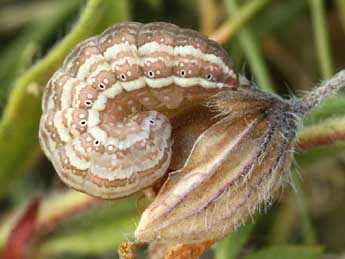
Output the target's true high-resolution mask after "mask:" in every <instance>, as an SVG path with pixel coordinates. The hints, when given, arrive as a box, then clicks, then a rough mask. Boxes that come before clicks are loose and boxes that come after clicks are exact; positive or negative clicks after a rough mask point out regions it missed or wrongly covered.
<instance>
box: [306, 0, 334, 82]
mask: <svg viewBox="0 0 345 259" xmlns="http://www.w3.org/2000/svg"><path fill="white" fill-rule="evenodd" d="M324 3H325V2H324V1H323V0H310V5H311V12H312V17H313V27H314V35H315V41H316V48H317V54H318V58H319V66H320V70H321V74H322V77H323V78H324V79H326V78H329V77H331V76H332V74H333V71H334V70H333V65H332V59H331V50H330V46H329V35H328V34H329V33H328V30H327V27H326V17H325V8H324Z"/></svg>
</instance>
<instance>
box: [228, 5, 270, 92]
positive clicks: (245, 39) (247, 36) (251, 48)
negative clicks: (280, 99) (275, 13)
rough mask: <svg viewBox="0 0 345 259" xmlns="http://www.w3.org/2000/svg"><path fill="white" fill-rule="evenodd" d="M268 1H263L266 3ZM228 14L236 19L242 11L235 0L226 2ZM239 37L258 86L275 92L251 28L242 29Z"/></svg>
mask: <svg viewBox="0 0 345 259" xmlns="http://www.w3.org/2000/svg"><path fill="white" fill-rule="evenodd" d="M264 1H266V0H262V2H264ZM225 3H226V6H227V9H228V12H229V13H230V14H231V15H233V16H234V17H236V16H237V15H239V13H240V11H239V8H238V6H237V4H236V1H235V0H226V1H225ZM238 37H239V40H240V43H241V45H242V46H243V50H244V52H245V55H246V56H247V59H248V61H249V63H250V65H251V67H252V69H253V72H254V75H255V77H256V78H257V81H258V84H259V85H260V86H261V87H262V88H263V89H265V90H268V91H273V89H274V88H273V83H272V80H271V78H270V76H269V73H268V69H267V66H266V63H265V60H264V58H263V55H262V52H261V49H260V48H259V46H258V41H257V40H256V38H255V37H254V34H253V33H252V32H251V30H250V29H249V27H242V29H241V31H240V32H239V33H238Z"/></svg>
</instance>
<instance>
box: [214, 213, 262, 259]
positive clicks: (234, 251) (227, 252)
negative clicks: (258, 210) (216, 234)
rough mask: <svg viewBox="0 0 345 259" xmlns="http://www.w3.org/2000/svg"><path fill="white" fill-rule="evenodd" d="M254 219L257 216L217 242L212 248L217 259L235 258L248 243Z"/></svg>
mask: <svg viewBox="0 0 345 259" xmlns="http://www.w3.org/2000/svg"><path fill="white" fill-rule="evenodd" d="M256 219H257V216H255V219H254V220H252V221H251V220H250V219H249V220H248V221H247V223H246V224H245V225H243V226H241V227H240V228H238V229H237V230H236V231H234V232H232V233H231V234H230V235H229V236H227V237H226V238H225V239H224V240H222V241H220V242H218V243H217V245H216V246H215V248H214V249H215V250H214V251H215V257H216V258H217V259H232V258H236V257H237V256H238V254H239V253H240V252H241V250H242V248H243V246H244V245H245V244H246V242H247V241H248V239H249V237H250V234H251V233H252V231H253V229H254V226H255V222H256Z"/></svg>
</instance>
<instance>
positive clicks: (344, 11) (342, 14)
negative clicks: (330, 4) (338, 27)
mask: <svg viewBox="0 0 345 259" xmlns="http://www.w3.org/2000/svg"><path fill="white" fill-rule="evenodd" d="M335 3H336V6H337V10H338V12H339V19H340V21H341V23H342V26H343V29H344V31H345V0H336V1H335Z"/></svg>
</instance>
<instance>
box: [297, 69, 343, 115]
mask: <svg viewBox="0 0 345 259" xmlns="http://www.w3.org/2000/svg"><path fill="white" fill-rule="evenodd" d="M344 87H345V70H341V71H340V72H338V73H337V74H335V75H334V76H333V77H332V78H330V79H328V80H326V81H324V82H323V83H321V85H320V86H319V87H317V88H315V89H314V90H312V91H310V92H309V93H308V94H306V95H305V96H304V97H303V98H302V99H301V101H302V104H303V108H302V109H303V110H301V111H300V112H301V113H302V114H303V113H304V114H305V113H308V112H310V111H311V110H312V109H313V108H315V107H316V106H318V105H319V104H320V103H321V102H322V101H324V100H325V99H326V98H328V97H330V96H334V95H335V94H337V93H338V92H339V90H341V89H342V88H344Z"/></svg>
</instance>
